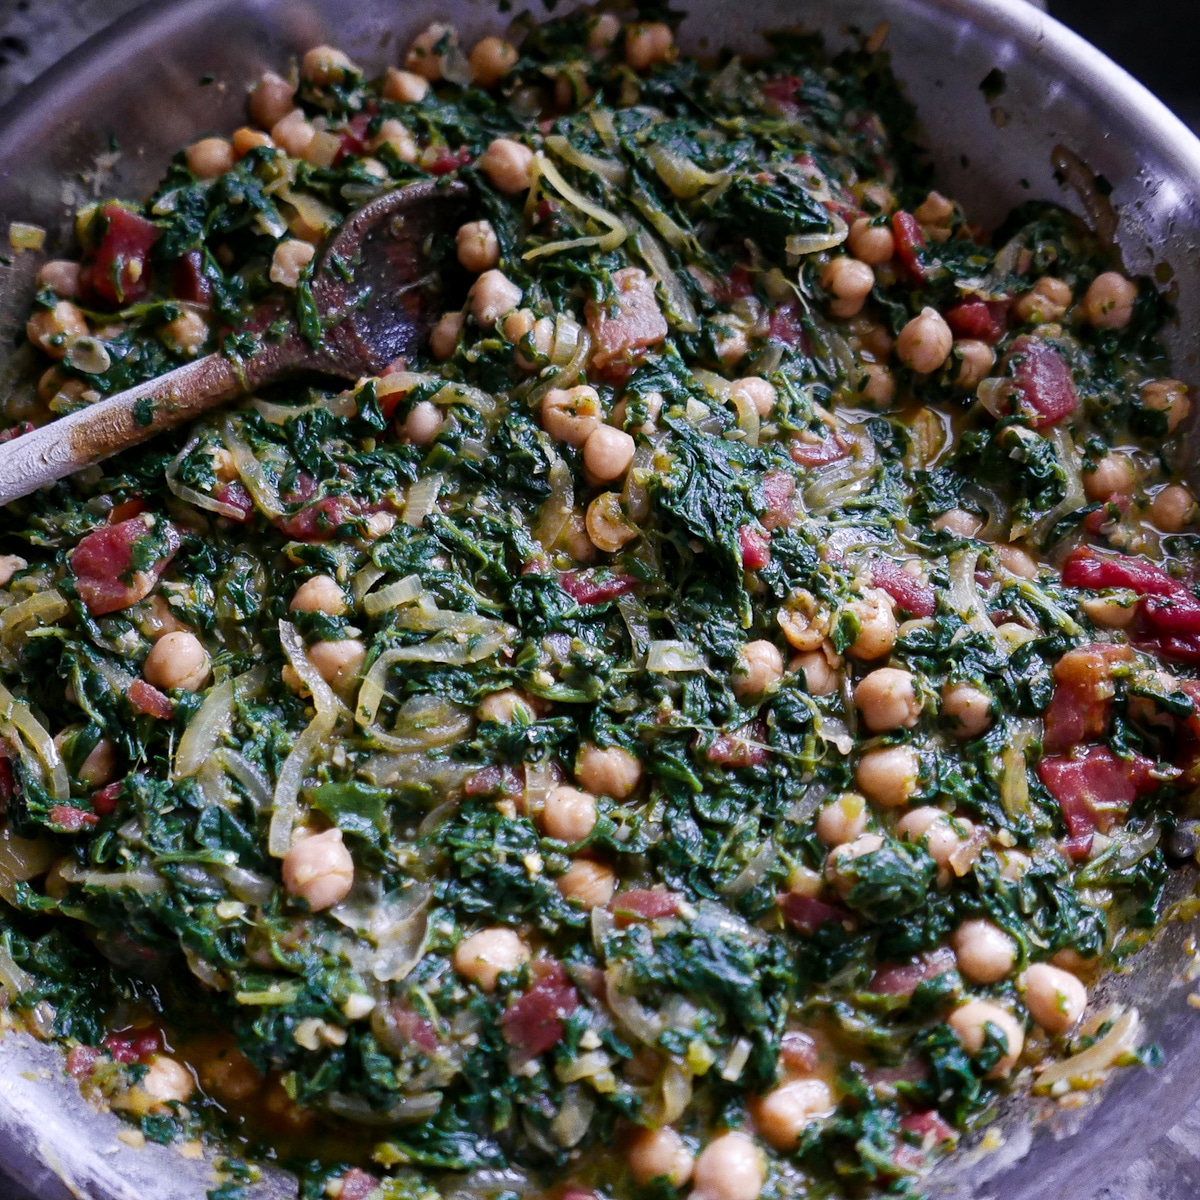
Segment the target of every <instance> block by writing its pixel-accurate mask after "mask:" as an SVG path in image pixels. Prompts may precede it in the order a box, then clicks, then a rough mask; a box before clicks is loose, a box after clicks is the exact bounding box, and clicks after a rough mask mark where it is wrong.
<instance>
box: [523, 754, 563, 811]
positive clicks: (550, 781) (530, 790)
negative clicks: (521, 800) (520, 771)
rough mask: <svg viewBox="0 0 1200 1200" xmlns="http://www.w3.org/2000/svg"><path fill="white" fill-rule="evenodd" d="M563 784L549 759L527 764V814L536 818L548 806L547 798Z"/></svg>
mask: <svg viewBox="0 0 1200 1200" xmlns="http://www.w3.org/2000/svg"><path fill="white" fill-rule="evenodd" d="M560 783H562V777H561V776H560V775H559V773H558V770H557V769H556V768H555V766H554V764H553V763H552V762H550V760H549V759H540V760H539V761H537V762H531V763H526V764H525V814H526V816H530V817H536V816H537V815H538V814H539V813H540V812H541V811H542V809H543V808H545V806H546V797H547V796H548V795H550V793H551V792H552V791H553V790H554V789H555V788H556V787H558V785H559V784H560Z"/></svg>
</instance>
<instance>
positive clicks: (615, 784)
mask: <svg viewBox="0 0 1200 1200" xmlns="http://www.w3.org/2000/svg"><path fill="white" fill-rule="evenodd" d="M575 779H576V781H577V782H578V784H579V786H580V787H582V788H585V789H586V790H587V791H589V792H592V793H595V794H599V795H601V796H611V797H612V798H613V799H614V800H626V799H628V798H629V797H630V796H632V795H633V793H634V792H635V791H636V790H637V786H638V784H639V783H641V781H642V764H641V763H640V762H639V761H638V759H637V758H635V757H634V755H632V754H630V753H629V751H628V750H624V749H622V748H621V747H620V746H605V747H603V748H602V747H600V746H596V745H593V743H591V742H585V743H584V744H583V746H582V747H581V748H580V751H579V757H578V758H577V759H576V761H575Z"/></svg>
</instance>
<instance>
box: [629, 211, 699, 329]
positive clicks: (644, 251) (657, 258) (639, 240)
mask: <svg viewBox="0 0 1200 1200" xmlns="http://www.w3.org/2000/svg"><path fill="white" fill-rule="evenodd" d="M630 232H631V233H632V234H633V242H634V245H635V246H636V247H637V251H638V253H639V254H640V255H641V256H642V259H643V260H644V261H645V263H646V266H648V267H649V268H650V274H651V275H653V276H654V278H655V279H657V280H658V282H659V283H660V284H662V289H663V293H664V295H665V297H666V301H667V318H668V319H669V320H670V322H671V324H672V325H674V326H675V327H676V328H677V329H682V330H683V332H684V333H695V331H696V330H697V329H698V328H699V320H698V318H697V316H696V309H695V308H694V307H693V305H692V301H691V297H690V296H689V295H688V294H687V291H686V289H685V288H684V286H683V284H682V283H680V282H679V276H678V275H677V274H676V273H675V271H674V270H673V269H672V267H671V264H670V263H669V262H667V256H666V254H665V253H664V251H663V248H662V247H661V246H660V245H659V244H658V242H657V241H656V240H655V238H654V235H653V234H652V233H651V232H650V231H649V230H648V229H647V228H646V227H645V226H644V225H638V224H637V222H635V221H631V222H630Z"/></svg>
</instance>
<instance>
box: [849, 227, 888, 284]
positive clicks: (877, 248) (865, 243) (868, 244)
mask: <svg viewBox="0 0 1200 1200" xmlns="http://www.w3.org/2000/svg"><path fill="white" fill-rule="evenodd" d="M846 248H847V249H848V250H849V251H850V253H851V254H853V255H854V257H855V258H857V259H858V260H859V262H864V263H866V264H867V266H869V267H877V266H879V265H880V264H881V263H885V262H888V261H890V259H891V257H892V255H893V254H895V253H896V238H895V236H894V235H893V234H892V231H891V229H889V228H888V226H886V225H874V224H872V223H871V218H870V217H859V218H858V220H856V221H855V222H854V224H853V225H851V226H850V235H849V237H847V239H846ZM872 286H874V283H873V282H872Z"/></svg>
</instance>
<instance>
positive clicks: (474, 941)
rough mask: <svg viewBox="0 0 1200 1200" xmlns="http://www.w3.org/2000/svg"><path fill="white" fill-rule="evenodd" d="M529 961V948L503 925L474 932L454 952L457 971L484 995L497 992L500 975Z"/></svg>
mask: <svg viewBox="0 0 1200 1200" xmlns="http://www.w3.org/2000/svg"><path fill="white" fill-rule="evenodd" d="M528 961H529V947H528V946H526V945H525V943H524V942H523V941H522V940H521V939H520V937H518V936H517V934H515V933H514V932H513V931H512V930H511V929H505V928H503V927H502V926H495V927H493V928H491V929H481V930H480V931H479V932H478V933H473V934H472V935H471V936H470V937H469V938H464V939H463V940H462V941H461V942H459V943H458V947H457V948H456V949H455V951H454V969H455V970H456V971H457V972H458V973H459V974H460V975H462V976H463V977H464V978H466V979H470V980H472V981H473V982H474V983H477V984H479V986H480V987H481V988H483V990H484V991H485V992H494V991H495V990H496V984H497V982H498V981H499V979H500V976H501V975H504V974H507V973H508V972H509V971H515V970H517V968H518V967H520V966H521V964H522V963H527V962H528Z"/></svg>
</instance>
